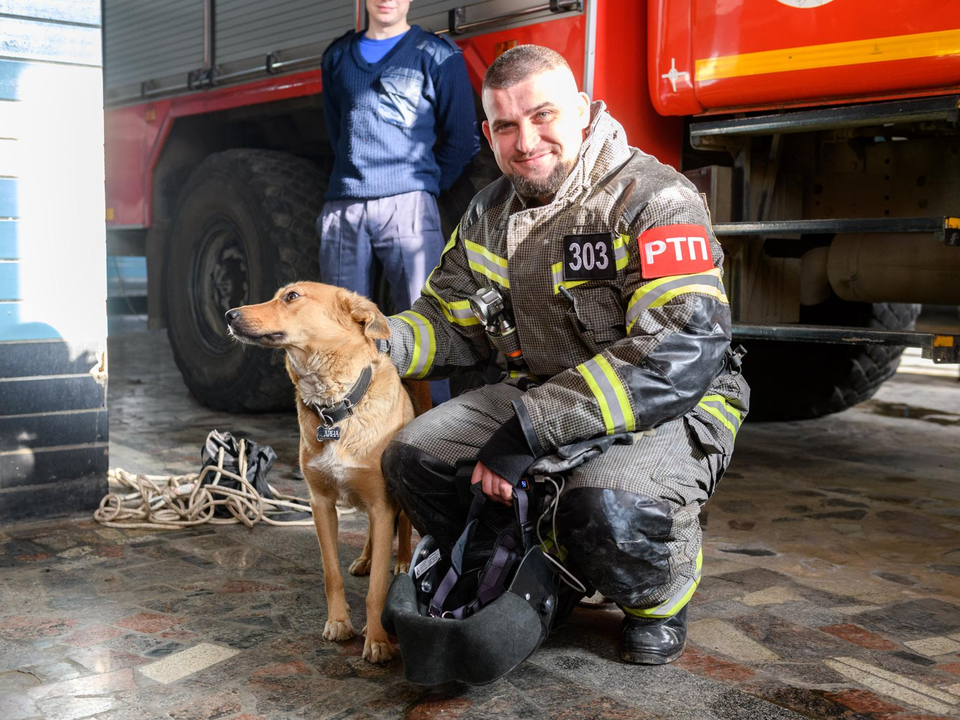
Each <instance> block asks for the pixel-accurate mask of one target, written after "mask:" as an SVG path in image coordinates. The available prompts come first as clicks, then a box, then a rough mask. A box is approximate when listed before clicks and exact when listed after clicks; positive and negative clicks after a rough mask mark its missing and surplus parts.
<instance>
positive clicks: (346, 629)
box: [323, 618, 357, 641]
mask: <svg viewBox="0 0 960 720" xmlns="http://www.w3.org/2000/svg"><path fill="white" fill-rule="evenodd" d="M356 634H357V631H356V630H354V629H353V625H352V624H351V623H350V618H347V619H346V620H327V622H326V623H325V624H324V626H323V637H324V639H326V640H338V641H343V640H349V639H350V638H352V637H353V636H354V635H356Z"/></svg>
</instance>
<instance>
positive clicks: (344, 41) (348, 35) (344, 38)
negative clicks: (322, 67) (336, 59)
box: [320, 30, 357, 63]
mask: <svg viewBox="0 0 960 720" xmlns="http://www.w3.org/2000/svg"><path fill="white" fill-rule="evenodd" d="M356 32H357V31H356V30H347V31H346V32H345V33H344V34H343V35H341V36H340V37H338V38H337V39H336V40H334V41H333V42H331V43H330V44H329V45H327V47H326V48H324V50H323V53H322V54H321V56H320V62H321V63H322V62H323V61H324V60H325V59H326V58H327V56H328V53H329V52H330V51H331V50H334V49H336V48H337V46H339V45H348V44H349V43H350V40H352V39H353V36H354V35H355V34H356Z"/></svg>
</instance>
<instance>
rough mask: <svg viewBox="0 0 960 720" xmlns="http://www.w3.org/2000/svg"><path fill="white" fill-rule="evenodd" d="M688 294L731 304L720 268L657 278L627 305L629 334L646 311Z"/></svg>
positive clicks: (635, 294) (626, 318)
mask: <svg viewBox="0 0 960 720" xmlns="http://www.w3.org/2000/svg"><path fill="white" fill-rule="evenodd" d="M687 293H699V294H701V295H709V296H710V297H715V298H716V299H717V300H719V301H720V302H722V303H724V304H727V303H728V302H729V301H728V300H727V295H726V293H725V292H724V290H723V281H722V280H721V279H720V268H714V269H713V270H708V271H707V272H705V273H698V274H696V275H668V276H666V277H662V278H657V279H656V280H651V281H650V282H648V283H646V284H645V285H643V286H642V287H640V288H638V289H637V291H636V292H635V293H634V294H633V297H631V298H630V302H629V303H627V313H626V317H625V321H626V326H627V332H628V333H629V332H630V329H631V328H632V327H633V324H634V323H635V322H636V321H637V319H638V318H639V317H640V315H641V313H643V312H644V311H645V310H649V309H651V308H657V307H661V306H662V305H664V304H666V303H668V302H669V301H670V300H673V299H674V298H675V297H678V296H679V295H685V294H687Z"/></svg>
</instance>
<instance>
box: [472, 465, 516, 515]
mask: <svg viewBox="0 0 960 720" xmlns="http://www.w3.org/2000/svg"><path fill="white" fill-rule="evenodd" d="M477 483H480V486H481V489H482V490H483V494H484V495H486V496H487V497H488V498H490V499H491V500H493V501H494V502H498V503H500V504H501V505H513V486H512V485H511V484H510V483H508V482H507V481H506V480H504V479H503V478H502V477H500V476H499V475H497V474H496V473H495V472H494V471H493V470H491V469H490V468H488V467H487V466H486V465H484V464H483V463H482V462H478V463H477V466H476V467H475V468H473V477H471V478H470V484H471V485H476V484H477Z"/></svg>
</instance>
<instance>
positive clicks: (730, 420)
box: [697, 395, 743, 440]
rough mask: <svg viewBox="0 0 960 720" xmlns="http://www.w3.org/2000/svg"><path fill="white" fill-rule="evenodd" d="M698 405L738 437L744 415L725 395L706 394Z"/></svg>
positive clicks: (734, 437) (735, 437)
mask: <svg viewBox="0 0 960 720" xmlns="http://www.w3.org/2000/svg"><path fill="white" fill-rule="evenodd" d="M697 406H698V407H700V408H702V409H703V410H705V411H706V412H708V413H710V414H711V415H713V416H714V417H715V418H716V419H717V420H719V421H720V422H721V423H723V425H724V427H726V428H727V430H729V431H730V433H731V434H732V435H733V439H734V440H736V439H737V431H739V430H740V425H741V424H742V423H743V415H741V413H740V411H739V410H737V408H735V407H734V406H733V405H731V404H730V403H729V402H728V401H727V399H726V398H725V397H723V395H704V396H703V398H701V399H700V402H698V403H697Z"/></svg>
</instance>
